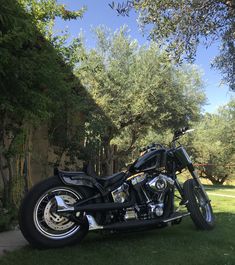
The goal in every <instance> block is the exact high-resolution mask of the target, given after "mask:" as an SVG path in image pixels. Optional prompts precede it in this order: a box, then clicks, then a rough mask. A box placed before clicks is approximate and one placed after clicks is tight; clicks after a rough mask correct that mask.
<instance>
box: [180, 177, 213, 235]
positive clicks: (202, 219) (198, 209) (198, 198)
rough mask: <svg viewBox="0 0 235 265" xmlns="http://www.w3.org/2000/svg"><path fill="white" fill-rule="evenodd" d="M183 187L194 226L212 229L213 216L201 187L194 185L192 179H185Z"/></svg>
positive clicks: (201, 228)
mask: <svg viewBox="0 0 235 265" xmlns="http://www.w3.org/2000/svg"><path fill="white" fill-rule="evenodd" d="M183 189H184V194H185V197H186V199H187V200H188V203H187V204H186V206H187V209H188V211H189V212H190V215H191V218H192V220H193V222H194V224H195V226H196V227H197V228H198V229H200V230H212V229H213V228H214V227H215V217H214V214H213V210H212V207H211V204H210V202H207V201H206V198H205V195H204V194H203V192H202V189H201V188H200V187H198V186H197V185H196V182H195V181H194V179H188V180H186V181H185V183H184V186H183Z"/></svg>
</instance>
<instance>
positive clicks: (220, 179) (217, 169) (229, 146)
mask: <svg viewBox="0 0 235 265" xmlns="http://www.w3.org/2000/svg"><path fill="white" fill-rule="evenodd" d="M234 126H235V100H234V99H233V100H231V101H230V102H229V103H228V104H227V105H225V106H224V107H221V108H220V109H219V111H218V113H217V114H206V115H205V116H204V118H203V119H202V120H201V121H200V122H199V123H198V124H197V125H195V127H196V131H195V132H194V134H193V135H192V137H191V138H190V143H191V144H190V145H191V148H190V149H192V150H193V153H192V154H193V157H194V160H195V162H196V163H199V165H201V166H199V170H200V172H201V177H203V178H206V179H209V180H210V181H211V182H212V183H213V184H223V183H224V182H225V181H227V180H229V179H230V178H231V177H232V176H234V173H233V172H234V166H235V140H234V139H235V131H234V128H235V127H234Z"/></svg>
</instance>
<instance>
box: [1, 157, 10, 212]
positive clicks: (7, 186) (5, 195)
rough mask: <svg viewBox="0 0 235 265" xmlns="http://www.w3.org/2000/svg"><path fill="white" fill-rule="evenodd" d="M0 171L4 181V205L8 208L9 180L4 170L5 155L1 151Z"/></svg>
mask: <svg viewBox="0 0 235 265" xmlns="http://www.w3.org/2000/svg"><path fill="white" fill-rule="evenodd" d="M0 173H1V176H2V181H3V200H2V203H3V207H5V208H7V206H8V204H9V181H8V178H7V176H6V174H5V172H4V165H3V155H2V154H1V153H0Z"/></svg>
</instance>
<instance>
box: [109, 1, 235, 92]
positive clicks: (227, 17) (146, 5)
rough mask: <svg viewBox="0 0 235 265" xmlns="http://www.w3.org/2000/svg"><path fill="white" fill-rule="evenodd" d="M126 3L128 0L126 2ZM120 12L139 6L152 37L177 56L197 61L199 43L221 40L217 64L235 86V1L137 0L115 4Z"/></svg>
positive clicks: (228, 81)
mask: <svg viewBox="0 0 235 265" xmlns="http://www.w3.org/2000/svg"><path fill="white" fill-rule="evenodd" d="M125 3H126V4H125ZM111 7H112V8H116V9H117V10H118V13H119V14H122V15H125V14H128V13H129V11H130V9H132V8H135V10H137V11H138V12H139V22H140V25H141V26H142V27H147V29H148V30H150V37H151V38H152V39H153V40H154V41H157V42H158V43H159V42H160V44H161V45H162V44H163V43H164V45H166V46H167V47H168V50H169V51H171V52H172V54H174V57H175V58H176V59H177V60H181V59H182V58H186V59H187V60H189V61H193V60H194V58H195V55H196V50H197V47H198V45H199V43H203V44H204V45H205V46H206V47H208V46H210V45H211V43H213V42H215V41H218V40H219V41H221V51H220V54H219V55H218V56H217V57H216V59H215V61H214V63H213V66H215V67H216V68H218V69H219V70H220V71H221V73H222V74H223V77H224V80H225V81H226V82H227V83H228V84H229V85H230V87H231V89H232V90H235V79H234V76H235V73H234V69H235V67H234V61H235V34H234V32H235V3H234V1H233V0H226V1H225V0H218V1H211V0H204V1H189V0H181V1H179V0H173V1H157V0H154V1H153V0H133V1H125V2H124V4H122V5H121V4H119V5H115V3H113V4H112V6H111Z"/></svg>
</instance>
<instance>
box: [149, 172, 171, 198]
mask: <svg viewBox="0 0 235 265" xmlns="http://www.w3.org/2000/svg"><path fill="white" fill-rule="evenodd" d="M146 185H147V186H148V187H149V188H150V189H152V190H153V191H155V192H160V193H161V192H164V191H165V190H166V189H167V188H168V187H172V186H174V180H173V179H171V178H170V177H168V176H166V175H163V174H160V175H158V176H156V177H155V178H154V179H151V180H150V181H148V182H147V183H146Z"/></svg>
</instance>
